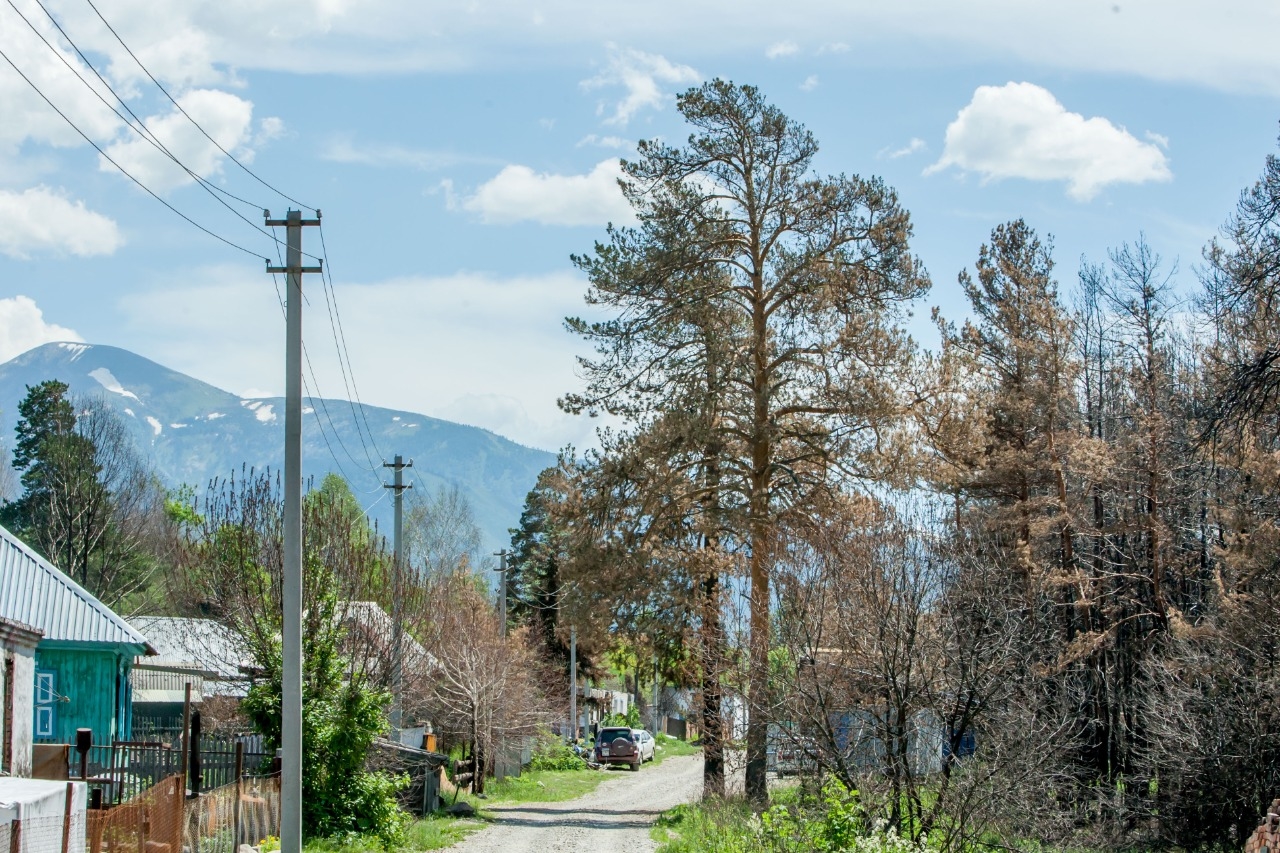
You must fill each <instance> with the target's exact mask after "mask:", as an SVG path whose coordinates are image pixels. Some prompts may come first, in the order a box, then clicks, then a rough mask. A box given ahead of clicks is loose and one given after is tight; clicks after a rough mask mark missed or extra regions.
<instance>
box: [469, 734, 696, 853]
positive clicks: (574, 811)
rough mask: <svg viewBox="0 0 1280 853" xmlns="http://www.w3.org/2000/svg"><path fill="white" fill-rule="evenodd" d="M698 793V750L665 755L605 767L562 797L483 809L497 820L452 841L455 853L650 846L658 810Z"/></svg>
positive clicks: (606, 852) (566, 852)
mask: <svg viewBox="0 0 1280 853" xmlns="http://www.w3.org/2000/svg"><path fill="white" fill-rule="evenodd" d="M701 794H702V756H701V755H683V756H680V757H677V758H668V759H666V760H665V761H663V762H662V763H661V764H659V765H656V766H654V765H648V766H645V767H644V768H642V769H641V771H640V772H639V773H631V772H628V771H625V770H612V771H609V778H608V779H607V780H606V781H604V782H602V783H601V784H600V787H599V788H596V789H595V790H594V791H592V792H591V793H590V794H587V795H585V796H582V797H579V798H578V799H576V800H567V801H565V802H563V803H521V804H519V805H511V806H498V807H495V808H492V809H486V811H488V812H490V813H491V814H493V815H494V816H495V817H496V818H497V820H496V822H495V823H494V824H493V825H491V826H488V827H486V828H485V829H482V830H481V831H479V832H477V833H476V834H474V835H472V836H470V837H468V838H467V839H466V840H465V841H461V842H459V843H458V844H455V845H454V846H453V847H450V848H449V849H450V850H451V851H456V853H524V852H525V851H528V852H529V853H632V851H652V850H654V849H655V848H656V847H657V845H656V844H654V842H653V841H652V840H651V839H650V838H649V827H650V826H652V825H653V822H654V821H655V820H657V818H658V815H660V814H662V812H664V811H666V810H667V809H669V808H671V807H672V806H676V805H679V804H680V803H684V802H689V801H692V800H694V799H697V798H698V797H699V796H701Z"/></svg>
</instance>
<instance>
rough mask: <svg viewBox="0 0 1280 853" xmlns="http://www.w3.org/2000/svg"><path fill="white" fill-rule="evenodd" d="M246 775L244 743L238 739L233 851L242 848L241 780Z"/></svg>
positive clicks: (235, 852) (233, 852)
mask: <svg viewBox="0 0 1280 853" xmlns="http://www.w3.org/2000/svg"><path fill="white" fill-rule="evenodd" d="M243 777H244V743H243V742H241V741H239V740H237V741H236V804H235V808H234V809H233V810H232V819H231V821H232V824H233V825H234V826H235V835H234V836H233V838H234V839H235V841H234V842H232V845H231V853H238V851H239V850H240V796H241V790H240V780H241V779H242V778H243Z"/></svg>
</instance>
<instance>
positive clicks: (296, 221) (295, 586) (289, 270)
mask: <svg viewBox="0 0 1280 853" xmlns="http://www.w3.org/2000/svg"><path fill="white" fill-rule="evenodd" d="M262 213H263V216H264V218H265V219H266V224H267V227H268V228H275V227H278V226H284V229H285V248H286V251H285V265H284V266H282V267H273V266H271V262H270V261H267V272H269V273H284V274H285V289H286V290H287V291H288V295H287V297H286V299H285V336H284V337H285V344H284V583H283V598H284V602H283V603H284V631H283V633H284V637H283V640H284V649H283V651H284V660H283V661H282V663H283V673H282V675H283V678H282V681H281V685H280V687H281V690H280V692H281V703H280V704H281V708H280V747H281V755H280V853H301V851H302V275H303V273H320V272H323V270H324V267H322V266H314V267H304V266H303V265H302V229H303V227H304V226H315V225H319V224H320V211H318V210H317V211H316V218H315V219H303V218H302V211H300V210H290V211H289V212H288V213H287V214H286V217H285V218H284V219H272V218H271V211H269V210H264V211H263V212H262Z"/></svg>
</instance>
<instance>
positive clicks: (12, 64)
mask: <svg viewBox="0 0 1280 853" xmlns="http://www.w3.org/2000/svg"><path fill="white" fill-rule="evenodd" d="M0 58H3V59H4V61H5V62H7V63H9V67H11V68H12V69H13V70H14V71H16V72H18V76H19V77H21V78H22V79H23V80H24V81H26V83H27V85H28V86H30V87H31V88H32V89H33V90H34V91H35V93H36V94H37V95H39V96H40V99H41V100H43V101H44V102H45V103H46V104H48V105H49V107H50V108H51V109H52V110H53V111H54V112H56V113H57V114H58V115H59V116H61V117H62V120H63V121H65V122H66V123H67V124H68V125H70V126H71V129H72V130H74V131H75V132H76V133H78V134H79V135H80V137H81V138H82V139H84V141H85V142H87V143H89V144H90V145H91V146H93V149H94V150H95V151H97V152H98V153H99V154H100V155H102V159H104V160H106V161H107V162H108V163H110V164H111V165H112V166H115V167H116V168H117V169H118V170H119V171H120V173H121V174H122V175H124V176H125V177H126V178H128V179H129V180H131V181H133V182H134V183H135V184H137V185H138V187H139V188H140V189H141V190H142V191H143V192H145V193H146V194H147V195H149V196H151V197H152V198H154V199H155V200H156V201H158V202H160V203H161V204H162V205H164V206H165V207H167V208H169V210H170V211H172V212H173V213H175V214H177V215H178V216H179V217H180V218H182V219H183V220H184V221H185V222H186V223H187V224H188V225H191V226H193V227H195V228H197V229H198V230H200V231H203V232H204V233H205V234H207V235H209V236H210V237H212V238H213V239H215V240H218V241H219V242H222V243H225V244H227V245H228V246H230V247H231V248H233V249H236V250H238V251H241V252H244V253H245V254H246V255H251V256H252V257H255V258H261V257H262V255H260V254H259V253H258V252H255V251H253V250H252V249H246V248H245V247H244V246H241V245H240V244H239V243H236V242H235V241H233V240H230V239H228V238H226V237H223V236H222V235H221V234H218V233H216V232H214V231H212V230H210V229H209V228H206V227H205V226H203V225H201V224H200V223H199V222H196V221H195V220H194V219H192V218H191V217H190V216H187V215H186V214H185V213H183V212H182V211H181V210H178V208H176V207H174V206H173V205H172V204H170V203H169V202H167V201H165V200H164V199H163V198H161V197H160V196H159V195H157V194H156V193H155V191H154V190H152V189H151V188H150V187H148V186H147V185H146V184H144V183H143V182H142V181H141V180H139V179H138V178H136V177H134V175H133V174H132V173H131V172H130V171H129V170H128V169H126V168H125V167H124V166H121V165H120V164H119V163H117V162H116V161H115V160H114V159H113V158H112V157H111V156H110V155H109V154H107V152H106V151H104V150H102V146H100V145H99V144H98V143H96V142H94V141H93V139H91V138H90V137H89V135H88V134H87V133H85V132H84V131H83V130H81V129H80V126H79V125H77V124H76V123H75V122H74V121H72V120H71V118H70V117H69V116H68V115H67V114H66V113H64V112H63V111H62V110H61V109H59V107H58V105H57V104H55V103H54V102H53V101H51V100H50V99H49V96H48V95H46V94H45V93H44V92H42V91H41V90H40V87H39V86H37V85H36V83H35V81H33V80H32V79H31V78H30V77H28V76H27V75H26V73H24V72H23V70H22V69H21V68H19V67H18V66H17V64H16V63H15V62H14V61H13V60H12V59H10V58H9V54H7V53H5V52H4V50H3V49H0Z"/></svg>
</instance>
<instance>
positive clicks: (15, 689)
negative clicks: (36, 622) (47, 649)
mask: <svg viewBox="0 0 1280 853" xmlns="http://www.w3.org/2000/svg"><path fill="white" fill-rule="evenodd" d="M3 662H4V672H5V673H6V675H7V674H8V673H9V672H10V671H12V678H9V677H6V678H4V679H0V692H3V693H4V695H3V697H2V698H0V708H3V710H4V713H3V714H2V715H0V744H2V745H3V755H4V756H5V757H6V758H7V761H6V762H5V766H4V768H3V769H4V770H5V771H6V772H8V774H9V775H10V776H30V775H31V734H32V731H31V727H32V725H33V724H34V719H35V681H36V658H35V649H34V648H26V647H24V646H21V645H13V646H6V647H5V648H4V650H3ZM10 667H12V670H10Z"/></svg>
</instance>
